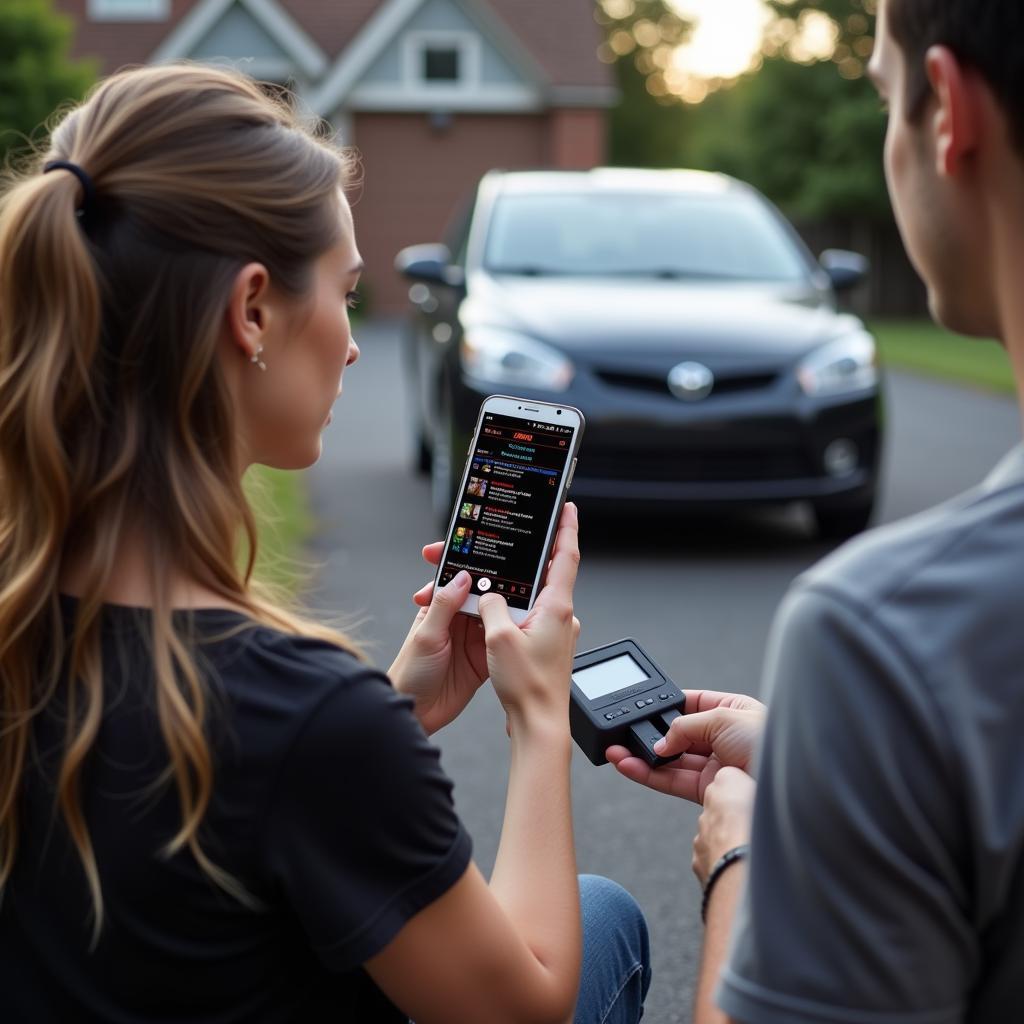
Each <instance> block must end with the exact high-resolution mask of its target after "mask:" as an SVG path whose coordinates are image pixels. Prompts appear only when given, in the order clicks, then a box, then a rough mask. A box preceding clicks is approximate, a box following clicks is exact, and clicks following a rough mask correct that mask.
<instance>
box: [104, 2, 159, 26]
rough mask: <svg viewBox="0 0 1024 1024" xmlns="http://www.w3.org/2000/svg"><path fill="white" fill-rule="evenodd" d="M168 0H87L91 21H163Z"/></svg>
mask: <svg viewBox="0 0 1024 1024" xmlns="http://www.w3.org/2000/svg"><path fill="white" fill-rule="evenodd" d="M170 7H171V4H170V0H89V6H88V8H87V10H88V15H89V18H90V19H91V20H92V21H164V20H165V19H166V18H167V17H168V16H169V15H170V13H171V10H170Z"/></svg>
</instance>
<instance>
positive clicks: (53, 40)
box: [0, 0, 96, 160]
mask: <svg viewBox="0 0 1024 1024" xmlns="http://www.w3.org/2000/svg"><path fill="white" fill-rule="evenodd" d="M72 30H73V29H72V24H71V20H70V19H69V18H66V17H63V16H61V15H58V14H56V13H55V12H54V10H53V8H52V7H51V5H50V2H49V0H2V2H0V160H3V159H5V158H7V157H9V156H10V155H12V154H14V153H16V152H17V151H18V150H21V149H23V148H24V147H26V145H27V143H28V140H30V139H32V138H33V137H34V136H35V133H36V131H37V130H38V128H39V126H40V125H41V124H42V123H43V122H45V120H46V119H47V118H48V117H49V116H50V114H52V113H53V111H54V110H55V109H56V108H57V107H58V106H59V105H60V104H62V103H66V102H68V101H70V100H77V99H80V98H81V97H82V96H83V94H84V93H85V91H86V89H88V87H89V85H90V84H91V83H92V81H93V79H94V78H95V74H96V72H95V68H94V66H93V65H92V63H91V62H88V61H71V60H70V59H69V57H68V47H69V45H70V41H71V34H72Z"/></svg>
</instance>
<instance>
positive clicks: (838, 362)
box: [796, 331, 878, 396]
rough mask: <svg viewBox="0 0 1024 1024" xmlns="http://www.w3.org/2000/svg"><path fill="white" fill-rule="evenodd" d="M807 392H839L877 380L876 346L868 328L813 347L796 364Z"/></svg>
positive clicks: (818, 393) (860, 387)
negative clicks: (810, 351) (801, 360)
mask: <svg viewBox="0 0 1024 1024" xmlns="http://www.w3.org/2000/svg"><path fill="white" fill-rule="evenodd" d="M796 377H797V380H798V381H800V387H801V388H803V390H804V393H805V394H808V395H816V396H817V395H839V394H843V393H844V392H847V391H861V390H863V389H864V388H871V387H874V386H875V385H876V384H877V383H878V347H877V346H876V345H875V339H874V338H872V337H871V335H870V334H868V332H867V331H857V332H855V333H854V334H848V335H845V336H844V337H842V338H839V339H838V340H837V341H831V342H829V343H828V344H827V345H822V347H821V348H819V349H815V351H813V352H812V353H811V354H810V355H809V356H807V357H806V358H805V359H804V360H803V362H801V363H800V365H799V366H798V367H797V371H796Z"/></svg>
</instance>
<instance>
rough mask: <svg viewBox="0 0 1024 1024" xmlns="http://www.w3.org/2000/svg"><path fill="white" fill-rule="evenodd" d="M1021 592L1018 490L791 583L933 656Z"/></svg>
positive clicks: (910, 524) (863, 540)
mask: <svg viewBox="0 0 1024 1024" xmlns="http://www.w3.org/2000/svg"><path fill="white" fill-rule="evenodd" d="M1022 588H1024V482H1022V483H1020V484H1013V485H1011V486H1008V487H1002V488H991V487H986V486H982V487H979V488H977V489H975V490H973V491H969V492H967V493H966V494H964V495H961V496H960V497H958V498H955V499H953V500H951V501H948V502H946V503H944V504H942V505H939V506H937V507H935V508H932V509H929V510H928V511H926V512H922V513H920V514H918V515H915V516H911V517H909V518H907V519H904V520H901V521H900V522H897V523H893V524H891V525H888V526H884V527H880V528H878V529H875V530H872V531H870V532H868V533H866V534H864V535H862V536H861V537H858V538H857V539H856V540H853V541H851V542H849V543H848V544H846V545H844V546H843V547H842V548H840V549H838V550H837V551H835V552H833V553H832V554H831V555H829V556H828V557H826V558H825V559H824V560H822V561H821V562H820V563H818V564H817V565H816V566H814V567H813V568H812V569H810V570H808V571H807V572H806V573H804V574H803V575H802V576H801V577H799V579H798V581H797V583H796V589H797V591H806V590H810V591H815V592H818V593H827V594H829V595H831V596H832V597H833V598H835V599H837V600H839V601H841V602H843V603H844V604H847V605H849V606H852V607H854V608H856V609H858V610H859V611H860V612H861V613H863V615H864V616H865V617H869V618H871V619H872V620H873V621H875V622H876V623H877V624H878V625H880V626H881V627H882V628H888V629H889V630H890V631H891V632H892V633H893V634H894V635H898V636H900V637H901V638H902V639H903V640H905V641H906V642H907V644H908V645H909V646H917V644H916V643H915V641H916V640H917V639H918V638H919V636H920V634H919V632H918V630H917V629H916V628H915V627H920V628H926V632H927V635H928V637H929V639H930V641H931V643H930V644H929V646H930V647H931V648H932V649H933V653H934V648H935V646H936V644H935V641H936V640H938V639H939V638H941V637H943V636H944V637H946V638H947V639H948V640H949V641H950V642H951V643H955V642H956V637H957V635H958V634H959V633H960V631H961V630H962V629H963V628H965V627H967V626H968V625H970V628H971V629H972V631H974V632H976V631H977V629H978V625H979V623H981V624H982V625H983V623H984V620H986V619H989V618H994V619H1002V618H1003V617H1004V616H1005V615H1006V614H1007V612H1008V611H1009V610H1010V609H1011V608H1013V607H1014V606H1015V605H1016V603H1017V600H1018V598H1019V596H1020V594H1021V591H1022Z"/></svg>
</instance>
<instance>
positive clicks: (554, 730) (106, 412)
mask: <svg viewBox="0 0 1024 1024" xmlns="http://www.w3.org/2000/svg"><path fill="white" fill-rule="evenodd" d="M348 176H349V166H348V163H347V161H346V158H345V157H344V155H342V154H340V153H338V152H337V151H335V150H334V149H332V148H331V147H330V146H329V145H327V144H326V143H325V142H323V141H322V140H318V139H317V138H315V137H314V136H313V135H311V134H310V133H309V132H308V131H307V130H305V129H304V128H303V127H302V126H301V125H300V124H299V123H298V122H297V121H296V120H295V118H294V117H293V115H292V114H291V113H290V112H289V110H288V109H286V108H285V107H284V106H283V105H281V104H280V103H279V102H277V101H275V100H272V99H270V98H268V97H267V96H266V95H264V94H263V93H262V92H261V91H260V90H259V89H258V88H257V87H256V86H255V85H254V84H252V83H251V82H249V81H248V80H247V79H244V78H243V77H241V76H238V75H234V74H231V73H229V72H226V71H218V70H212V69H204V68H199V67H191V66H190V67H160V68H146V69H141V70H134V71H130V72H125V73H122V74H119V75H116V76H114V77H113V78H110V79H108V80H106V81H105V82H103V83H101V84H100V85H99V86H98V87H97V89H96V90H95V91H94V92H93V94H92V96H91V97H90V99H89V100H88V101H87V102H86V103H85V104H84V105H83V106H81V107H79V108H78V109H77V110H74V111H73V112H72V113H70V114H69V115H68V116H67V117H66V118H65V119H64V120H63V121H62V122H61V123H60V124H59V126H58V127H57V128H56V130H55V131H54V133H53V137H52V141H51V144H50V150H49V152H48V153H47V154H46V156H45V157H43V158H41V159H40V160H39V162H38V164H37V165H34V166H33V167H31V168H29V169H28V171H26V172H25V173H24V174H22V175H21V176H20V177H18V178H17V179H16V180H14V181H13V182H12V183H11V184H10V185H9V187H8V188H7V190H6V192H5V194H4V196H3V199H2V205H0V697H2V705H0V707H2V715H3V718H2V731H0V896H2V902H0V1016H2V1017H3V1019H4V1020H17V1021H32V1022H44V1021H87V1020H103V1021H149V1020H158V1019H159V1020H185V1019H187V1020H190V1021H234V1020H238V1021H284V1020H294V1021H303V1022H310V1021H317V1020H328V1019H330V1020H352V1021H360V1022H362V1021H376V1020H382V1021H385V1020H405V1019H407V1018H408V1017H412V1018H414V1019H415V1020H416V1021H417V1022H419V1024H429V1022H433V1021H444V1022H457V1021H467V1022H469V1021H473V1022H480V1021H564V1020H566V1019H568V1018H569V1017H570V1016H571V1015H572V1013H573V1006H574V1003H576V1004H577V1009H576V1013H577V1019H578V1020H594V1021H597V1020H602V1021H603V1020H606V1019H607V1020H617V1019H621V1020H636V1019H637V1017H638V1015H639V1012H640V1009H639V1007H640V1003H641V1002H642V992H643V990H644V989H645V987H646V983H647V975H648V971H647V966H646V950H645V944H646V934H645V932H644V925H643V921H642V918H641V917H640V916H639V912H638V911H637V909H636V908H635V905H634V904H632V902H631V901H630V900H629V897H628V896H626V895H625V894H624V893H623V892H622V891H621V890H619V889H618V888H617V887H614V886H612V884H611V883H608V882H605V881H603V880H593V879H586V880H585V881H584V885H583V887H582V888H583V918H584V928H583V931H584V932H585V933H586V943H587V949H588V952H587V953H586V955H585V957H584V958H583V959H584V960H585V962H586V966H585V970H584V979H585V980H584V984H583V986H582V987H579V988H578V986H579V977H580V964H581V928H580V902H579V891H578V885H577V879H576V874H575V865H574V854H573V846H572V835H571V825H570V803H569V785H568V765H569V753H570V749H569V748H570V741H569V735H568V730H567V724H566V723H567V700H568V697H567V691H568V679H567V677H568V673H569V670H570V665H571V658H572V652H573V648H574V643H575V638H576V633H577V631H578V623H576V622H575V620H574V618H573V614H572V589H573V583H574V580H575V572H576V563H577V560H578V548H577V542H576V516H575V511H574V510H573V508H572V507H571V506H567V511H566V513H565V515H564V517H563V520H562V523H561V528H560V531H559V535H558V540H557V544H556V547H555V552H554V556H553V559H552V563H551V566H550V570H549V575H548V583H547V586H546V587H545V589H544V591H543V592H542V594H541V596H540V597H539V599H538V602H537V607H536V610H535V612H534V614H533V615H532V616H531V618H530V619H529V621H528V622H527V623H525V624H524V625H523V627H522V628H519V627H517V626H515V625H514V624H513V623H512V621H511V619H510V618H509V616H508V613H507V609H506V607H505V604H504V602H503V601H502V600H501V599H500V598H497V597H494V596H493V595H492V596H490V597H488V598H487V599H485V600H484V601H482V602H481V613H482V618H483V625H482V626H481V624H480V623H478V622H475V621H472V620H469V619H467V618H466V617H465V616H460V615H457V614H456V612H457V609H458V607H459V606H460V604H461V603H462V599H463V597H464V596H465V593H466V590H467V587H468V580H466V579H465V578H460V579H456V580H455V581H453V582H452V583H451V584H449V585H448V586H447V587H446V588H445V589H444V590H443V591H441V592H439V593H438V594H436V595H432V594H431V590H430V588H429V587H427V588H424V590H423V591H421V592H420V594H418V595H417V601H418V603H420V604H421V605H423V606H424V607H423V608H422V610H421V611H420V613H419V615H418V617H417V619H416V621H415V622H414V624H413V627H412V630H411V632H410V634H409V638H408V640H407V641H406V643H405V645H404V646H403V648H402V650H401V652H400V653H399V655H398V658H397V660H396V661H395V664H394V666H393V667H392V670H391V680H390V681H389V680H388V679H387V678H386V677H385V676H383V675H382V674H380V673H378V672H375V671H373V670H372V669H370V668H368V667H367V666H366V665H365V664H364V663H363V662H362V660H361V659H360V658H359V656H358V654H357V652H356V651H355V650H354V648H353V647H352V645H351V644H350V643H349V642H348V641H347V640H346V638H345V637H343V636H341V635H339V634H337V633H334V632H331V631H329V630H327V629H325V628H324V627H321V626H317V625H314V624H313V623H310V622H306V621H303V620H302V619H300V618H298V617H296V616H294V615H293V614H291V613H289V612H288V611H287V610H285V609H283V608H281V607H279V606H277V605H275V604H274V603H273V602H271V601H270V600H269V599H267V598H266V597H264V596H262V595H261V594H260V592H259V591H258V590H257V588H256V587H255V585H254V584H253V583H252V582H251V581H250V578H249V577H250V572H251V569H252V565H253V559H254V555H255V548H256V543H255V534H254V528H253V521H252V516H251V513H250V511H249V508H248V506H247V504H246V500H245V497H244V494H243V491H242V485H241V480H242V475H243V472H244V470H245V469H246V467H247V466H249V465H251V464H253V463H263V464H266V465H271V466H277V467H281V468H290V469H294V468H301V467H304V466H308V465H310V464H311V463H313V462H314V461H315V460H316V458H317V457H318V455H319V452H320V444H321V440H320V436H321V431H322V429H323V427H324V425H325V423H326V421H327V419H328V418H329V411H330V407H331V405H332V403H333V402H334V400H335V399H336V398H337V397H338V395H339V394H340V392H341V379H342V372H343V370H344V368H345V367H346V366H347V365H351V364H352V363H353V362H355V360H356V359H357V358H358V354H359V350H358V348H357V347H356V344H355V342H354V341H352V339H351V334H350V330H349V325H348V316H347V305H348V303H350V302H351V301H353V299H354V297H355V289H356V283H357V279H358V276H359V271H360V260H359V256H358V253H357V250H356V246H355V240H354V236H353V229H352V220H351V215H350V212H349V209H348V205H347V202H346V200H345V196H344V192H343V188H344V186H345V185H346V183H347V182H348ZM440 548H441V545H439V544H436V545H432V546H430V547H429V548H428V549H425V555H426V556H427V557H428V560H429V561H432V562H435V563H436V561H437V560H438V558H439V557H440ZM488 675H489V676H490V677H491V679H492V680H493V684H494V687H495V690H496V692H497V694H498V696H499V698H500V700H501V701H502V704H503V705H504V708H505V711H506V713H507V718H508V728H509V735H510V740H511V769H510V777H509V791H508V803H507V808H506V815H505V825H504V830H503V834H502V841H501V846H500V850H499V853H498V857H497V862H496V864H495V868H494V872H493V875H492V877H491V879H490V882H489V883H487V882H486V881H485V880H484V879H483V878H482V877H481V875H480V873H479V872H478V870H477V869H476V867H475V866H474V865H473V864H472V861H471V859H470V843H469V840H468V838H467V836H466V835H465V833H464V831H463V830H462V827H461V825H460V823H459V821H458V818H457V816H456V815H455V812H454V809H453V806H452V801H451V784H450V782H449V781H448V780H447V779H446V777H445V776H444V774H443V773H442V771H441V769H440V766H439V763H438V754H437V751H436V749H435V748H434V747H433V746H432V745H431V744H430V742H429V741H428V740H427V738H426V733H427V732H431V731H434V730H436V729H438V728H440V727H442V726H443V725H445V724H446V723H447V722H449V721H451V720H452V719H453V718H454V717H455V716H456V715H458V714H459V712H460V711H461V710H462V709H463V708H464V707H465V706H466V704H467V703H468V701H469V699H470V698H471V697H472V695H473V693H474V692H475V690H476V689H477V688H478V687H479V686H480V685H481V683H482V681H483V680H484V678H485V677H487V676H488ZM417 719H418V721H417ZM602 907H603V908H604V909H600V908H602ZM577 995H578V996H579V998H578V1003H577Z"/></svg>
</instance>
